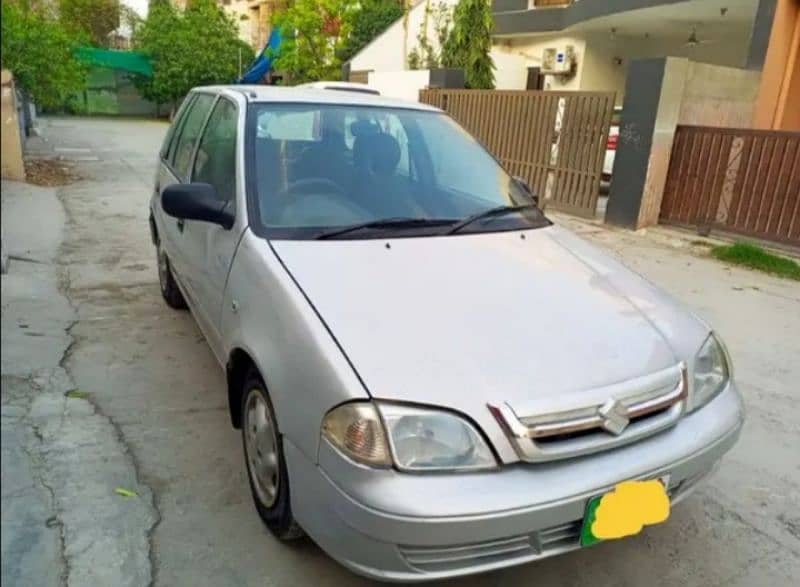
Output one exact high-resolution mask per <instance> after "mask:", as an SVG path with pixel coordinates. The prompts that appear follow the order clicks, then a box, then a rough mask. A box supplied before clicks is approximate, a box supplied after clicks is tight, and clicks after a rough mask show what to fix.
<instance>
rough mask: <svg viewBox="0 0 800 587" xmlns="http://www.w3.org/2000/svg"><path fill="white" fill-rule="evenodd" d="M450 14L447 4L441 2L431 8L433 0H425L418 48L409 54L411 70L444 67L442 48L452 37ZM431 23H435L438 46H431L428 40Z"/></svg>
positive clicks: (434, 29)
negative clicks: (450, 36)
mask: <svg viewBox="0 0 800 587" xmlns="http://www.w3.org/2000/svg"><path fill="white" fill-rule="evenodd" d="M450 12H451V11H450V6H448V4H447V3H446V2H443V1H441V2H439V3H438V4H437V5H436V6H431V0H425V13H424V15H423V17H422V25H421V26H420V28H419V32H418V33H417V46H416V47H414V49H412V50H411V51H410V52H409V53H408V59H407V61H408V68H409V69H422V68H425V69H435V68H437V67H441V66H442V48H443V47H444V46H445V44H446V43H447V38H448V36H449V35H450V22H451V15H450ZM430 22H433V33H434V35H435V38H436V45H433V44H431V42H430V39H429V38H428V29H429V23H430Z"/></svg>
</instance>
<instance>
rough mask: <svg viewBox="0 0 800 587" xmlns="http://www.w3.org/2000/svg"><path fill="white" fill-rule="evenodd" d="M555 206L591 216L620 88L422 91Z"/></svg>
mask: <svg viewBox="0 0 800 587" xmlns="http://www.w3.org/2000/svg"><path fill="white" fill-rule="evenodd" d="M420 102H425V103H426V104H431V105H433V106H436V107H438V108H441V109H442V110H445V111H446V112H447V113H448V114H450V115H451V116H452V117H453V118H454V119H456V120H457V121H458V122H459V123H460V124H461V125H462V126H464V128H466V129H467V130H469V131H470V132H471V133H472V134H473V135H474V136H475V137H476V138H477V139H478V140H479V141H481V142H482V143H483V144H484V145H485V146H486V148H487V149H489V150H490V151H491V152H492V153H493V154H494V155H495V157H497V158H498V159H499V160H500V161H501V162H502V164H503V165H504V166H505V168H506V170H508V172H509V173H511V174H513V175H517V176H520V177H522V178H524V179H525V180H526V181H527V182H528V185H530V186H531V188H532V189H533V191H535V192H536V193H537V194H539V195H540V197H541V198H542V201H543V202H544V203H546V204H547V205H549V206H552V207H553V208H556V209H560V210H565V211H568V212H572V213H575V214H579V215H582V216H589V217H593V216H594V214H595V209H596V207H597V196H598V192H599V190H600V177H601V175H602V171H603V160H604V157H605V153H606V144H607V141H608V129H609V126H610V125H611V115H612V113H613V111H614V94H613V93H605V92H534V91H513V90H507V91H506V90H503V91H497V90H421V91H420Z"/></svg>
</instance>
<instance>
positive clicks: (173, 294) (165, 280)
mask: <svg viewBox="0 0 800 587" xmlns="http://www.w3.org/2000/svg"><path fill="white" fill-rule="evenodd" d="M156 255H157V257H158V283H159V285H160V286H161V295H162V296H163V297H164V301H165V302H167V305H168V306H169V307H170V308H175V309H176V310H184V309H186V300H184V299H183V294H182V293H181V290H180V289H179V288H178V284H177V283H175V278H174V277H173V276H172V266H171V265H170V263H169V258H168V257H167V253H166V251H165V250H164V247H163V246H162V245H161V243H158V245H157V246H156Z"/></svg>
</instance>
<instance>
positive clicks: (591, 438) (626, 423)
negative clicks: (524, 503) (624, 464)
mask: <svg viewBox="0 0 800 587" xmlns="http://www.w3.org/2000/svg"><path fill="white" fill-rule="evenodd" d="M673 369H674V368H673ZM674 372H675V374H676V375H678V383H677V384H675V385H674V386H670V387H669V388H668V389H667V391H664V388H663V387H662V388H658V389H651V390H647V391H645V392H642V391H641V390H633V391H632V392H629V393H627V394H625V395H623V394H619V395H622V397H609V398H607V399H606V400H605V401H604V402H603V403H594V404H591V405H584V406H580V407H577V408H574V409H571V410H568V411H561V412H551V413H545V414H535V415H529V416H524V417H518V416H517V415H516V413H515V412H514V410H513V409H512V408H511V406H509V405H508V404H500V405H497V406H495V405H489V406H488V408H489V411H491V412H492V414H493V415H494V417H495V419H496V420H497V421H498V422H499V423H500V425H501V426H502V427H503V429H504V430H505V431H506V434H507V436H508V437H509V438H510V439H511V441H512V444H513V445H514V448H515V450H516V451H517V454H518V455H519V457H520V459H521V460H523V461H527V462H542V461H550V460H557V459H564V458H570V457H574V456H579V455H585V454H590V453H593V452H598V451H601V450H607V449H610V448H614V447H617V446H622V445H624V444H627V443H630V442H633V441H635V440H638V439H640V438H643V437H646V436H650V435H652V434H655V433H656V432H659V431H661V430H664V429H666V428H669V427H670V426H673V425H674V424H675V423H676V422H677V421H678V419H679V418H680V417H681V415H682V414H683V412H684V410H685V407H686V400H687V397H688V393H689V379H688V371H687V368H686V364H685V363H680V364H679V365H678V366H677V369H674ZM616 387H619V386H616ZM595 395H596V394H595ZM576 433H579V434H581V435H582V436H581V437H579V438H565V439H559V438H557V437H560V436H568V435H574V434H576ZM545 440H547V442H546V443H545V442H544V441H545Z"/></svg>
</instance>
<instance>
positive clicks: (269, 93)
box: [192, 85, 441, 112]
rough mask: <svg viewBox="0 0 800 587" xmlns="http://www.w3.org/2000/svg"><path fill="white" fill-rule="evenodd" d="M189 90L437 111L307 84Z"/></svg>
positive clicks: (250, 97)
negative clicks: (305, 85)
mask: <svg viewBox="0 0 800 587" xmlns="http://www.w3.org/2000/svg"><path fill="white" fill-rule="evenodd" d="M192 91H207V92H215V93H225V94H238V95H242V96H244V97H245V99H246V100H247V101H248V102H251V103H256V102H273V103H278V102H285V103H298V102H300V103H309V104H342V105H348V106H362V105H363V106H375V107H379V108H405V109H411V110H421V111H428V112H441V110H439V109H438V108H435V107H433V106H429V105H428V104H422V103H421V102H412V101H410V100H398V99H395V98H387V97H386V96H380V95H375V94H366V93H363V92H337V91H331V90H325V89H317V88H309V87H298V86H295V87H286V86H263V85H252V86H251V85H229V86H201V87H197V88H194V89H193V90H192Z"/></svg>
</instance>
